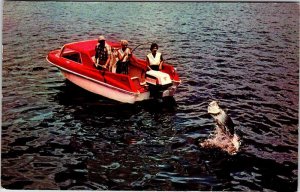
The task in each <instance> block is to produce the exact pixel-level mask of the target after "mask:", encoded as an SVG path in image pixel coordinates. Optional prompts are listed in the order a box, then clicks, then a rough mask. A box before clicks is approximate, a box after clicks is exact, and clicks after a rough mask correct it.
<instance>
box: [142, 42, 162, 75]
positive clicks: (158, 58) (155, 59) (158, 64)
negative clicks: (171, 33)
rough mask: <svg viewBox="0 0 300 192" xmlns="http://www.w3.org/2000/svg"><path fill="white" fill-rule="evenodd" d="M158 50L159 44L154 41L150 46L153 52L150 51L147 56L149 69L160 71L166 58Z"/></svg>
mask: <svg viewBox="0 0 300 192" xmlns="http://www.w3.org/2000/svg"><path fill="white" fill-rule="evenodd" d="M157 50H158V45H157V44H156V43H152V44H151V46H150V51H151V53H149V54H148V55H147V57H146V61H147V64H148V69H149V70H156V71H160V70H161V69H162V63H163V61H164V60H163V57H162V54H161V53H160V52H158V51H157Z"/></svg>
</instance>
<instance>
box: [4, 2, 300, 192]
mask: <svg viewBox="0 0 300 192" xmlns="http://www.w3.org/2000/svg"><path fill="white" fill-rule="evenodd" d="M298 17H299V4H297V3H183V2H181V3H179V2H178V3H176V2H170V3H166V2H157V3H153V2H149V3H144V2H135V3H128V2H127V3H126V2H103V3H99V2H89V3H86V2H24V1H22V2H21V1H20V2H18V1H10V2H7V1H6V2H4V7H3V45H4V47H3V48H4V53H3V67H2V93H3V99H2V135H1V136H2V143H1V152H2V154H1V158H2V161H1V169H2V170H1V184H2V187H4V188H7V189H90V190H96V189H97V190H105V189H108V190H120V189H122V190H230V191H234V190H238V191H240V190H243V191H248V190H258V191H296V189H297V179H298V174H297V173H298V172H297V169H298V107H299V103H298V97H299V91H298V90H299V81H298V80H299V19H298ZM101 34H104V35H105V36H106V38H107V39H110V40H113V41H119V40H120V39H128V40H129V43H130V46H131V47H134V46H136V45H139V44H143V43H145V44H146V45H145V46H141V47H140V49H137V50H136V51H135V54H137V55H138V56H139V57H141V58H143V57H145V55H146V53H147V52H148V51H149V46H150V42H152V41H155V42H157V43H158V44H159V46H160V47H159V48H160V51H161V52H162V53H163V54H164V58H165V59H166V60H167V62H169V63H173V64H174V66H175V67H176V68H177V70H178V73H179V74H180V77H181V79H182V82H183V83H182V84H181V85H180V86H179V89H178V92H177V94H176V95H175V97H174V100H170V101H168V102H166V103H164V104H160V103H157V102H155V101H147V102H141V103H137V104H135V105H128V104H121V103H118V102H115V101H111V100H108V99H105V98H103V97H100V96H97V95H94V94H91V93H88V92H86V91H84V90H82V89H80V88H78V87H76V86H73V85H72V84H70V83H69V82H66V81H65V80H64V78H63V76H62V75H61V73H60V72H59V71H58V70H57V69H56V68H54V67H53V66H51V65H50V64H48V63H47V61H46V60H45V57H46V55H47V53H48V52H49V51H51V50H53V49H57V48H60V47H61V46H62V45H63V44H65V43H69V42H74V41H80V40H86V39H94V38H97V37H98V36H99V35H101ZM213 99H217V100H219V101H220V102H221V105H222V106H223V107H224V108H225V109H227V110H228V113H229V115H230V116H231V117H232V119H233V121H234V123H235V124H236V125H237V126H236V129H237V132H238V134H239V135H240V136H241V137H242V139H243V142H242V148H241V151H240V152H239V153H238V154H237V155H235V156H229V155H227V154H225V153H223V152H221V151H218V150H208V149H202V148H200V147H199V146H198V143H199V140H200V141H201V140H204V139H206V138H207V137H208V136H209V134H210V133H212V131H213V130H214V123H213V120H212V118H211V117H210V116H208V115H207V105H208V103H209V102H210V101H211V100H213Z"/></svg>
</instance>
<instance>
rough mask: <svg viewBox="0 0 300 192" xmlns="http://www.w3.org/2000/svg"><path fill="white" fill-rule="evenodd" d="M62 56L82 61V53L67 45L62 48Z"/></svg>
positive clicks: (78, 61)
mask: <svg viewBox="0 0 300 192" xmlns="http://www.w3.org/2000/svg"><path fill="white" fill-rule="evenodd" d="M61 57H63V58H66V59H69V60H71V61H75V62H77V63H82V62H81V61H82V60H81V56H80V53H79V52H77V51H74V50H73V49H70V48H67V47H65V48H64V49H63V50H62V53H61Z"/></svg>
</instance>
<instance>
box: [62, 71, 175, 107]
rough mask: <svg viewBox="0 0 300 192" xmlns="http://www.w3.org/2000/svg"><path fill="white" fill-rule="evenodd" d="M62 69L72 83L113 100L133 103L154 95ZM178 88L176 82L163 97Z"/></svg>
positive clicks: (170, 94)
mask: <svg viewBox="0 0 300 192" xmlns="http://www.w3.org/2000/svg"><path fill="white" fill-rule="evenodd" d="M60 70H61V73H62V74H63V76H64V77H65V78H66V79H68V80H69V81H71V82H72V83H74V84H75V85H77V86H79V87H81V88H83V89H85V90H87V91H90V92H92V93H95V94H98V95H101V96H104V97H106V98H109V99H112V100H116V101H119V102H122V103H131V104H133V103H135V102H138V101H143V100H149V99H153V97H151V94H150V91H146V92H143V93H140V92H138V93H134V92H128V91H125V90H120V89H117V88H114V87H112V86H110V85H109V84H107V83H103V82H97V81H93V80H90V79H86V78H85V77H81V76H79V75H76V74H73V73H71V72H68V71H65V70H62V69H60ZM176 89H177V85H176V84H174V85H173V86H171V87H169V89H167V90H164V91H163V92H162V97H170V96H171V97H172V96H174V94H175V92H176Z"/></svg>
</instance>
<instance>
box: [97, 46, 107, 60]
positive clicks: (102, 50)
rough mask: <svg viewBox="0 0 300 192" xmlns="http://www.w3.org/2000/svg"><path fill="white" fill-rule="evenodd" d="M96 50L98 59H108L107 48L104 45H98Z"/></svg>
mask: <svg viewBox="0 0 300 192" xmlns="http://www.w3.org/2000/svg"><path fill="white" fill-rule="evenodd" d="M96 51H97V53H96V55H97V56H98V57H97V58H98V59H99V60H100V61H106V60H107V59H108V50H107V47H106V46H104V47H100V45H98V46H97V49H96Z"/></svg>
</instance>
